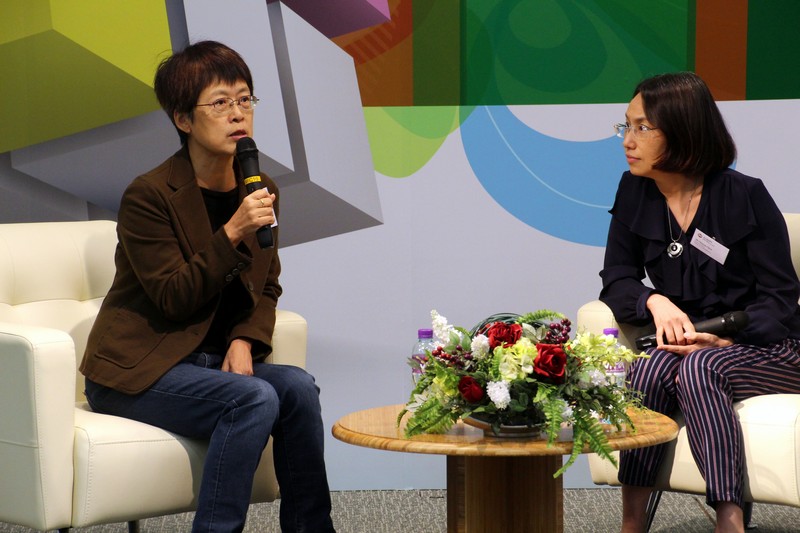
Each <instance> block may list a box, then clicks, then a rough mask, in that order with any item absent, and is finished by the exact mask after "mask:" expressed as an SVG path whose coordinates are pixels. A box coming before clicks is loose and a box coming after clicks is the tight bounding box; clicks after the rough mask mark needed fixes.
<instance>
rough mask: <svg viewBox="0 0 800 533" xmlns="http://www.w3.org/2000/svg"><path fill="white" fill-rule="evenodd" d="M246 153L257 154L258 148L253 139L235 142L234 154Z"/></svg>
mask: <svg viewBox="0 0 800 533" xmlns="http://www.w3.org/2000/svg"><path fill="white" fill-rule="evenodd" d="M247 152H258V148H256V142H255V141H254V140H253V139H251V138H250V137H242V138H241V139H239V140H238V141H236V153H237V154H244V153H247Z"/></svg>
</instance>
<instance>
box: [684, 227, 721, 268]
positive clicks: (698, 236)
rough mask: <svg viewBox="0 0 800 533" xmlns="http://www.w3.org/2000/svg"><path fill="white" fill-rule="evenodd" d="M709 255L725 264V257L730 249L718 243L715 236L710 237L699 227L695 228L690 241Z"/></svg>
mask: <svg viewBox="0 0 800 533" xmlns="http://www.w3.org/2000/svg"><path fill="white" fill-rule="evenodd" d="M689 244H691V245H692V246H694V247H695V248H697V249H698V250H700V251H701V252H703V253H704V254H706V255H707V256H708V257H710V258H711V259H713V260H714V261H716V262H717V263H719V264H720V265H724V264H725V259H727V258H728V252H729V251H730V250H729V249H728V248H727V247H726V246H724V245H722V244H720V243H718V242H717V241H716V239H714V238H713V237H709V236H708V235H706V234H705V233H703V232H702V231H700V230H699V229H696V230H694V235H693V236H692V241H691V242H690V243H689Z"/></svg>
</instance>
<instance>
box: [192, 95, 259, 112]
mask: <svg viewBox="0 0 800 533" xmlns="http://www.w3.org/2000/svg"><path fill="white" fill-rule="evenodd" d="M257 103H258V98H256V97H255V96H253V95H252V94H249V95H247V96H240V97H239V98H237V99H235V100H234V99H233V98H228V97H224V98H217V99H216V100H214V101H213V102H211V103H210V104H197V105H196V106H195V107H204V106H208V107H210V108H211V110H212V111H213V112H214V113H216V114H217V115H228V114H230V113H233V106H234V104H236V105H238V106H239V109H241V110H242V111H243V112H245V113H252V112H253V108H254V107H255V106H256V104H257Z"/></svg>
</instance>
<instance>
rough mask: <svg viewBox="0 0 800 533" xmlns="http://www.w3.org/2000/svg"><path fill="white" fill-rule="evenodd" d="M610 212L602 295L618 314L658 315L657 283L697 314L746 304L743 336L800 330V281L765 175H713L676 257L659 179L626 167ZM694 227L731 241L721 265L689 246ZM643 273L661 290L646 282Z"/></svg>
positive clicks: (770, 338)
mask: <svg viewBox="0 0 800 533" xmlns="http://www.w3.org/2000/svg"><path fill="white" fill-rule="evenodd" d="M610 213H611V214H612V218H611V225H610V227H609V232H608V243H607V247H606V255H605V263H604V268H603V270H602V271H601V272H600V277H601V278H602V279H603V290H602V292H601V293H600V299H601V300H602V301H603V302H605V303H606V304H607V305H608V306H609V307H610V308H611V310H612V311H613V312H614V316H615V317H616V319H617V321H618V322H621V323H630V324H635V325H644V324H646V323H648V322H650V321H652V316H651V315H650V313H649V311H648V310H647V307H646V302H647V298H648V297H649V296H650V295H651V294H652V293H653V292H654V291H656V292H659V293H661V294H664V295H665V296H667V297H668V298H669V299H670V300H672V302H674V303H675V304H676V305H677V306H678V307H680V308H681V309H682V310H683V311H684V312H685V313H686V314H688V315H689V317H690V318H691V319H692V320H693V321H697V320H701V319H706V318H713V317H717V316H720V315H722V314H723V313H726V312H729V311H746V312H747V314H748V316H749V319H750V323H749V325H748V326H747V327H746V328H745V329H744V330H743V331H741V332H740V333H739V334H737V335H736V337H735V339H734V340H735V341H736V342H737V343H746V344H756V345H766V344H770V343H774V342H779V341H781V340H783V339H785V338H786V337H793V338H800V309H799V308H798V303H797V302H798V298H800V281H798V279H797V273H796V272H795V269H794V266H793V265H792V258H791V255H790V251H789V235H788V232H787V230H786V222H785V221H784V218H783V215H782V214H781V212H780V210H779V209H778V207H777V205H776V204H775V202H774V200H773V199H772V197H771V196H770V195H769V193H768V192H767V189H766V187H764V184H763V183H762V181H761V180H759V179H756V178H751V177H749V176H745V175H744V174H741V173H739V172H737V171H735V170H730V169H728V170H725V171H723V172H719V173H717V174H712V175H710V176H707V177H706V179H705V182H704V185H703V193H702V196H701V198H700V205H699V206H698V208H697V214H696V215H695V217H694V219H693V220H692V223H691V225H690V227H689V229H688V231H686V234H684V235H683V236H682V237H681V243H682V244H683V247H684V250H683V254H682V255H681V256H679V257H677V258H672V257H669V256H668V255H667V245H668V244H669V243H670V242H672V241H671V239H670V237H669V235H670V231H669V227H668V225H667V220H668V219H667V217H670V218H669V220H670V221H671V224H672V232H673V234H674V235H677V233H678V232H679V231H680V226H679V225H678V222H677V221H676V220H675V218H674V217H673V216H672V214H671V213H670V211H669V209H668V208H667V204H666V201H665V198H664V196H663V195H662V194H661V192H660V191H659V190H658V187H656V184H655V182H654V181H653V180H651V179H648V178H643V177H640V176H635V175H633V174H631V173H630V172H625V173H624V174H623V175H622V178H621V180H620V184H619V188H618V189H617V196H616V199H615V201H614V206H613V207H612V208H611V211H610ZM697 229H699V230H701V231H702V232H703V233H705V234H706V235H708V236H709V237H712V238H714V239H715V240H717V241H718V242H719V243H721V244H722V245H724V246H725V247H727V248H728V249H729V253H728V256H727V258H726V260H725V263H724V265H722V264H719V263H718V262H717V261H716V260H714V259H712V258H711V257H709V256H707V255H706V254H705V253H703V252H701V251H700V250H699V249H697V248H695V247H694V246H691V245H690V244H689V242H690V241H691V238H692V236H693V234H694V232H695V230H697ZM645 275H647V277H648V278H649V280H650V282H651V283H652V285H653V287H654V289H653V288H650V287H647V286H645V285H644V284H643V283H642V280H643V279H644V278H645Z"/></svg>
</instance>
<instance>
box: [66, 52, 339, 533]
mask: <svg viewBox="0 0 800 533" xmlns="http://www.w3.org/2000/svg"><path fill="white" fill-rule="evenodd" d="M155 92H156V96H157V97H158V100H159V102H160V103H161V105H162V107H163V109H164V110H165V111H166V113H167V115H168V116H169V117H170V119H171V120H172V122H173V124H174V125H175V128H176V129H177V130H178V133H179V135H180V138H181V141H182V144H183V146H182V147H181V149H180V150H179V151H178V152H177V153H176V154H175V155H173V156H172V157H170V158H169V159H167V160H166V161H165V162H164V163H162V164H161V165H159V166H158V167H156V168H155V169H153V170H151V171H150V172H148V173H147V174H144V175H143V176H139V177H138V178H136V179H135V180H134V181H133V182H132V183H131V184H130V185H129V186H128V188H127V189H126V191H125V193H124V195H123V197H122V202H121V205H120V210H119V220H118V225H117V233H118V236H119V244H118V246H117V249H116V256H115V257H116V268H117V272H116V275H115V277H114V281H113V283H112V286H111V289H110V290H109V292H108V295H107V296H106V298H105V300H104V301H103V304H102V306H101V308H100V311H99V314H98V316H97V320H96V321H95V323H94V326H93V327H92V331H91V333H90V335H89V340H88V345H87V348H86V353H85V356H84V359H83V363H82V364H81V372H83V374H84V375H85V376H86V397H87V399H88V401H89V404H90V405H91V407H92V409H93V410H95V411H97V412H101V413H108V414H112V415H117V416H123V417H127V418H131V419H134V420H139V421H141V422H145V423H147V424H152V425H155V426H158V427H161V428H164V429H166V430H168V431H172V432H175V433H177V434H180V435H184V436H187V437H191V438H198V439H208V440H209V446H208V455H207V456H206V461H205V466H204V469H203V477H202V480H201V483H200V492H199V494H198V497H197V512H196V514H195V518H194V523H193V526H192V531H197V532H200V531H203V532H211V531H219V532H226V533H227V532H233V531H242V529H243V528H244V525H245V520H246V517H247V509H248V506H249V504H250V495H251V491H252V485H253V477H254V474H255V471H256V467H257V466H258V462H259V460H260V458H261V454H262V453H263V451H264V448H265V446H266V445H267V441H268V439H269V437H270V436H272V437H273V439H274V441H273V454H274V462H275V472H276V474H277V478H278V483H279V485H280V491H281V507H280V524H281V530H282V531H314V532H326V531H333V525H332V522H331V517H330V511H331V501H330V493H329V490H328V481H327V476H326V473H325V462H324V457H323V434H324V432H323V425H322V416H321V408H320V403H319V389H318V388H317V386H316V385H315V383H314V378H313V377H312V376H311V375H310V374H308V373H307V372H306V371H305V370H303V369H301V368H297V367H294V366H284V365H277V364H267V363H265V359H266V357H267V356H268V355H269V354H270V353H271V351H272V346H271V342H272V333H273V329H274V326H275V313H276V306H277V302H278V297H279V296H280V294H281V292H282V290H281V286H280V284H279V283H278V276H279V274H280V271H281V267H280V260H279V259H278V252H277V243H278V228H277V227H275V228H273V232H274V237H273V239H274V243H275V246H274V247H272V248H261V247H260V246H259V244H258V241H257V237H256V231H257V230H259V229H260V228H262V227H263V226H271V225H272V224H273V223H274V222H275V218H276V216H277V213H278V204H279V202H278V200H279V195H278V189H277V187H276V186H275V183H274V182H272V180H270V179H269V178H268V177H267V176H264V175H262V176H261V179H262V181H263V183H265V184H266V188H262V189H258V190H256V191H254V192H252V193H249V194H248V192H247V190H246V186H245V185H244V184H243V176H242V173H241V170H240V168H239V166H238V164H237V161H236V158H235V155H236V145H237V141H238V140H239V139H241V138H244V137H250V136H252V134H253V108H254V107H255V105H256V103H257V102H258V99H257V98H256V97H255V96H254V95H253V82H252V77H251V75H250V70H249V69H248V67H247V65H246V64H245V62H244V61H243V60H242V58H241V57H240V56H239V54H237V53H236V52H235V51H233V50H232V49H230V48H229V47H227V46H225V45H223V44H220V43H217V42H213V41H203V42H199V43H196V44H193V45H190V46H188V47H187V48H186V49H184V50H183V51H181V52H178V53H176V54H174V55H172V56H171V57H169V58H167V59H166V60H165V61H163V62H162V63H161V65H160V66H159V67H158V70H157V73H156V78H155Z"/></svg>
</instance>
